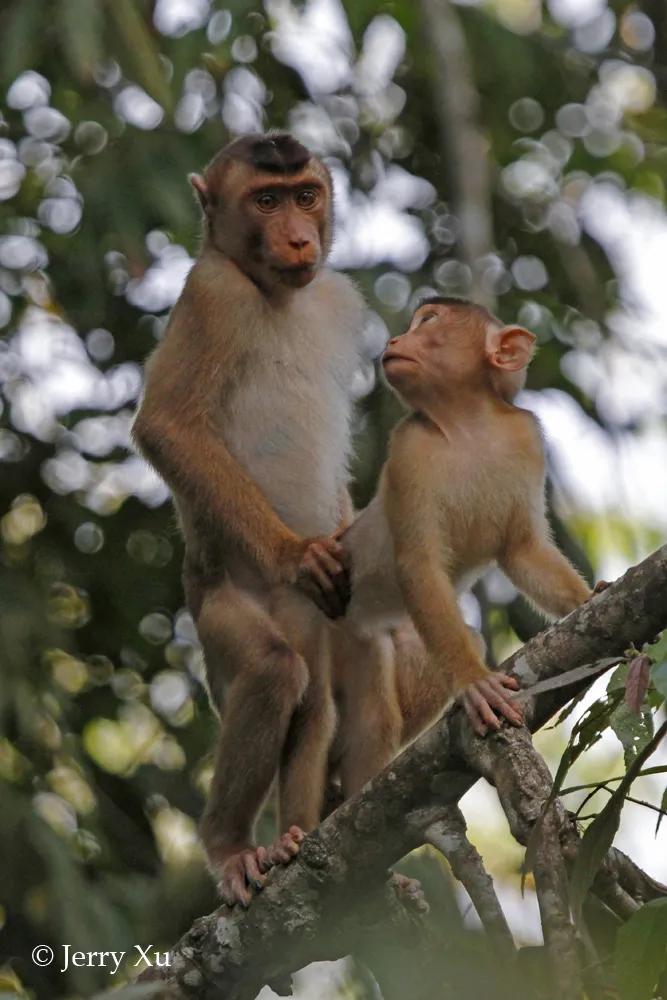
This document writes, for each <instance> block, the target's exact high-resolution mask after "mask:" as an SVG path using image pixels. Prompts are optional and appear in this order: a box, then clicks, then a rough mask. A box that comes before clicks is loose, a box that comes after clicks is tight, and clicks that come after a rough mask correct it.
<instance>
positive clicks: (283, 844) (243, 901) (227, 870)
mask: <svg viewBox="0 0 667 1000" xmlns="http://www.w3.org/2000/svg"><path fill="white" fill-rule="evenodd" d="M305 836H306V835H305V833H304V832H303V830H302V829H301V827H299V826H291V827H290V828H289V830H288V831H287V832H286V833H283V834H282V836H280V837H278V839H277V840H276V841H274V843H273V844H271V846H270V847H250V846H248V847H243V848H241V850H239V851H236V852H235V853H234V854H230V855H229V856H228V857H226V858H225V860H224V861H223V862H222V863H221V864H220V866H219V868H218V871H219V876H220V878H219V882H218V891H219V892H220V895H221V897H222V899H223V900H224V902H225V903H227V905H228V906H234V905H235V904H237V903H239V904H240V905H241V906H249V905H250V902H251V900H252V897H253V891H255V892H259V890H260V889H263V888H264V884H265V882H266V875H267V872H269V871H270V870H271V868H274V867H275V866H276V865H286V864H288V863H289V862H290V861H291V860H292V858H294V857H296V855H297V854H298V853H299V851H300V850H301V844H302V843H303V841H304V839H305Z"/></svg>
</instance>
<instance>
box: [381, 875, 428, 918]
mask: <svg viewBox="0 0 667 1000" xmlns="http://www.w3.org/2000/svg"><path fill="white" fill-rule="evenodd" d="M389 885H390V886H391V887H392V889H393V890H394V892H395V893H396V898H397V899H398V901H399V902H400V903H402V904H403V905H404V906H405V907H406V909H408V910H412V912H413V913H428V912H429V909H430V907H429V905H428V902H427V900H426V896H425V895H424V890H423V889H422V885H421V882H419V881H418V879H416V878H408V876H407V875H400V874H399V873H398V872H392V873H391V878H390V879H389Z"/></svg>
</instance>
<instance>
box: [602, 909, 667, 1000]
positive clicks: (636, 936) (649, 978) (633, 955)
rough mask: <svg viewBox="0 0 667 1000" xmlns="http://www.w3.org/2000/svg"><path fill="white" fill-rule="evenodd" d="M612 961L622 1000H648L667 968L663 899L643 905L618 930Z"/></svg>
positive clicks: (665, 919)
mask: <svg viewBox="0 0 667 1000" xmlns="http://www.w3.org/2000/svg"><path fill="white" fill-rule="evenodd" d="M614 960H615V965H616V979H617V982H618V987H619V989H620V993H621V997H622V1000H650V998H651V997H652V996H653V995H654V993H653V990H654V987H655V985H656V983H657V981H658V977H659V976H660V974H661V972H662V971H663V969H665V967H666V966H667V899H654V900H653V901H652V902H650V903H646V904H645V905H644V906H642V908H641V909H640V910H638V911H637V912H636V913H635V914H633V916H632V917H630V919H629V920H628V922H627V923H626V924H624V925H623V927H621V929H620V930H619V932H618V936H617V939H616V954H615V956H614Z"/></svg>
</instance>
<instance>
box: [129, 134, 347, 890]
mask: <svg viewBox="0 0 667 1000" xmlns="http://www.w3.org/2000/svg"><path fill="white" fill-rule="evenodd" d="M191 182H192V185H193V187H194V188H195V190H196V192H197V195H198V197H199V199H200V202H201V207H202V211H203V215H204V241H203V247H202V250H201V253H200V254H199V257H198V259H197V261H196V263H195V265H194V267H193V269H192V271H191V272H190V275H189V277H188V280H187V282H186V285H185V288H184V290H183V293H182V295H181V297H180V298H179V300H178V302H177V303H176V305H175V307H174V310H173V312H172V316H171V319H170V322H169V326H168V328H167V332H166V335H165V337H164V339H163V341H162V342H161V343H160V345H159V346H158V348H157V349H156V351H155V352H154V354H153V356H152V357H151V359H150V361H149V363H148V366H147V371H146V386H145V393H144V397H143V400H142V402H141V406H140V409H139V412H138V416H137V418H136V422H135V424H134V437H135V439H136V441H137V444H138V446H139V448H140V449H141V451H142V452H143V454H144V455H145V456H146V457H147V459H148V460H149V461H150V462H151V463H152V464H153V465H154V466H155V468H156V469H157V471H158V472H159V473H160V474H161V475H162V477H163V478H164V479H165V481H166V482H167V484H168V485H169V486H170V487H171V490H172V492H173V494H174V499H175V503H176V507H177V510H178V514H179V517H180V522H181V526H182V530H183V535H184V538H185V547H186V557H185V567H184V586H185V591H186V599H187V602H188V606H189V609H190V611H191V613H192V615H193V618H194V620H195V623H196V626H197V631H198V634H199V638H200V640H201V643H202V646H203V649H204V655H205V660H206V668H207V675H208V680H209V686H210V690H211V695H212V698H213V700H214V703H215V704H216V706H217V707H218V709H219V711H220V713H221V715H222V730H221V737H220V741H219V746H218V751H217V759H216V764H215V774H214V778H213V784H212V790H211V795H210V800H209V802H208V806H207V808H206V812H205V816H204V819H203V823H202V835H203V839H204V842H205V846H206V849H207V852H208V856H209V859H210V863H211V866H212V868H213V869H214V871H215V873H216V875H217V877H218V878H219V882H220V891H221V893H222V896H223V898H224V899H225V900H226V901H227V902H230V903H234V902H241V903H243V904H247V903H248V902H249V900H250V895H251V892H250V890H251V888H252V887H258V886H260V885H261V884H262V883H263V881H264V876H265V872H266V870H267V869H268V867H270V865H271V864H274V863H278V862H285V861H288V860H289V859H290V857H291V856H292V855H294V854H295V853H297V851H298V849H299V844H300V842H301V840H302V838H303V832H302V831H303V830H310V829H312V828H313V827H314V826H315V825H316V824H317V822H318V821H319V816H320V810H321V807H322V797H323V789H324V783H325V772H326V766H327V753H328V749H329V745H330V742H331V738H332V733H333V728H334V714H335V713H334V705H333V697H332V691H331V680H330V676H329V673H328V669H329V668H328V664H329V658H328V656H326V655H322V650H321V645H322V642H323V632H325V631H326V628H325V626H326V619H325V618H324V617H323V615H322V614H321V613H320V611H318V609H317V608H316V607H315V605H316V604H317V605H319V607H320V608H321V609H322V610H324V611H325V612H326V614H328V615H329V616H330V617H336V616H337V615H339V614H341V613H342V611H343V609H344V604H345V599H346V591H347V589H348V584H347V579H346V576H347V574H346V568H345V566H344V561H343V554H342V550H341V546H340V545H339V543H338V542H337V541H336V540H335V539H334V538H333V537H331V536H332V535H333V534H334V533H335V531H336V530H337V529H338V528H339V527H340V525H341V523H342V520H343V517H344V513H345V508H346V504H347V494H346V482H347V479H348V457H349V453H350V420H351V412H352V399H351V393H350V387H351V385H352V383H353V375H354V372H355V370H356V368H357V366H358V364H359V361H360V353H361V337H360V333H361V330H362V327H363V320H364V312H365V309H364V304H363V302H362V299H361V297H360V295H359V293H358V292H357V290H356V289H355V287H354V286H353V285H352V283H351V282H350V281H349V280H348V279H347V278H345V277H344V276H343V275H341V274H338V273H336V272H334V271H331V270H328V269H327V268H326V267H325V266H324V261H325V259H326V256H327V253H328V251H329V246H330V241H331V201H332V191H331V178H330V176H329V173H328V171H327V169H326V168H325V166H324V165H323V164H322V163H321V162H320V161H319V160H318V159H316V158H315V157H313V156H311V155H310V153H309V152H308V150H307V149H305V148H304V147H303V146H302V145H301V144H300V143H298V142H297V141H295V140H294V139H293V138H292V137H290V136H289V135H285V134H274V135H266V136H264V135H251V136H246V137H244V138H241V139H238V140H236V141H235V142H232V143H231V144H230V145H228V146H227V147H225V148H224V149H223V150H222V152H220V153H219V154H218V155H217V156H216V157H215V159H214V160H213V161H212V162H211V163H210V165H209V166H208V168H207V169H206V171H205V172H204V174H203V176H199V175H193V176H192V177H191ZM276 774H277V775H278V787H279V795H280V819H279V822H280V824H281V829H282V830H284V831H285V833H284V834H283V835H282V836H281V837H280V838H279V840H278V841H277V842H276V844H274V845H273V847H269V848H266V847H256V846H255V845H254V843H253V824H254V820H255V818H256V815H257V813H258V811H259V809H260V807H261V805H262V803H263V801H264V799H265V797H266V795H267V792H268V791H269V788H270V786H271V784H272V782H273V779H274V777H275V776H276Z"/></svg>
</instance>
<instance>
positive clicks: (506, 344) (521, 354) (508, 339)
mask: <svg viewBox="0 0 667 1000" xmlns="http://www.w3.org/2000/svg"><path fill="white" fill-rule="evenodd" d="M535 340H536V337H535V334H534V333H531V332H530V330H526V329H524V327H522V326H503V327H501V328H500V329H497V328H496V329H495V330H491V331H490V332H489V333H488V334H487V337H486V356H487V358H488V360H489V363H490V364H492V365H493V367H494V368H500V369H502V370H503V371H506V372H518V371H521V369H522V368H527V367H528V365H529V364H530V360H531V358H532V356H533V348H534V346H535Z"/></svg>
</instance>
